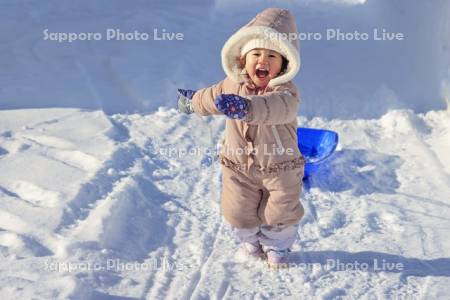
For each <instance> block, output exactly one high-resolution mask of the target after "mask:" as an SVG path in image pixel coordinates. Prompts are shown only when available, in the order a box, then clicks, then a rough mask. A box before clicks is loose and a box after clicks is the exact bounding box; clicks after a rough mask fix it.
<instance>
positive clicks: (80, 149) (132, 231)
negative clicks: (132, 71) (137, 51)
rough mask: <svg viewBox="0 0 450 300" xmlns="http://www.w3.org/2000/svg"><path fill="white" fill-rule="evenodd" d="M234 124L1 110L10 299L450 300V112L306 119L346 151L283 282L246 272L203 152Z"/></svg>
mask: <svg viewBox="0 0 450 300" xmlns="http://www.w3.org/2000/svg"><path fill="white" fill-rule="evenodd" d="M223 121H224V120H223V118H214V119H213V118H209V119H208V118H206V119H203V120H202V119H201V118H200V117H196V116H192V117H187V116H183V115H180V114H178V113H177V112H176V111H175V110H173V109H165V108H161V109H159V110H158V111H157V112H155V113H152V114H148V115H123V114H120V115H113V116H107V115H105V114H103V113H102V112H100V111H83V110H77V109H46V110H12V111H0V128H1V132H0V145H1V148H0V170H1V175H0V215H1V218H0V229H1V231H0V254H1V255H2V257H3V258H2V259H1V261H0V286H1V289H0V294H1V295H2V298H4V299H6V298H8V299H13V298H14V299H25V298H31V297H36V298H41V299H45V298H47V299H48V298H51V297H53V298H68V297H72V298H74V299H103V298H108V299H109V298H112V296H118V297H119V296H120V297H125V298H126V297H129V298H146V299H156V298H164V297H168V298H172V299H186V298H189V297H191V298H192V299H206V298H215V299H221V298H226V299H237V298H242V299H269V298H270V299H273V298H279V299H286V298H289V297H290V298H292V299H298V298H317V297H319V298H323V299H333V298H336V297H338V298H339V297H343V298H348V299H355V298H359V297H366V298H370V299H374V298H395V297H402V296H405V297H411V298H414V299H416V298H417V299H425V298H426V299H428V298H442V299H444V298H446V293H445V290H446V287H447V286H448V285H449V284H450V256H449V253H450V242H449V241H448V238H447V234H448V231H449V230H450V219H449V218H448V215H449V214H450V188H449V186H450V185H449V183H450V180H449V176H450V168H449V166H450V161H449V158H448V153H449V151H450V145H449V143H448V141H449V140H450V128H449V124H450V113H449V112H448V111H431V112H429V113H427V114H414V113H412V112H410V111H406V110H397V111H390V112H389V113H387V114H386V115H384V116H383V117H381V118H380V119H373V120H339V119H334V120H331V121H327V120H325V119H322V118H314V119H305V118H299V121H300V123H301V124H302V125H303V126H308V127H321V128H332V129H333V130H336V131H337V132H338V133H339V134H340V138H341V140H340V146H339V149H338V151H337V152H336V154H335V156H334V158H333V159H332V160H331V161H329V163H328V164H327V165H326V166H324V168H322V169H321V170H320V171H319V173H318V174H316V176H315V177H313V178H311V181H310V186H309V189H307V190H305V192H304V194H303V196H302V201H303V204H304V205H305V208H306V215H305V217H304V219H303V220H302V222H301V226H300V228H299V234H300V241H299V242H298V243H297V244H296V245H295V248H294V252H293V262H294V263H295V266H293V267H292V268H291V269H289V270H283V271H278V272H277V271H270V270H267V268H266V267H265V266H263V265H261V264H258V263H251V262H248V263H239V262H236V260H235V258H234V254H233V253H234V251H235V248H236V243H235V242H234V241H233V240H232V238H231V235H230V232H229V228H228V227H227V226H225V224H224V223H223V222H222V219H221V216H220V211H219V188H220V172H219V171H220V170H219V166H218V165H217V164H216V163H214V164H211V161H210V159H209V157H208V155H207V152H206V151H205V154H202V153H200V154H199V152H194V150H196V149H197V150H198V149H203V150H204V149H208V147H210V148H209V149H211V146H212V145H215V143H217V141H218V140H219V138H220V137H221V134H222V132H223V127H224V126H223V125H224V122H223ZM195 147H197V148H195ZM171 151H172V152H171ZM175 151H178V152H175ZM183 151H185V152H187V153H188V154H187V155H185V154H184V153H183ZM333 263H334V264H335V265H333Z"/></svg>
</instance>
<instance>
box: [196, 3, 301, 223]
mask: <svg viewBox="0 0 450 300" xmlns="http://www.w3.org/2000/svg"><path fill="white" fill-rule="evenodd" d="M269 29H270V30H272V31H276V32H278V33H289V32H295V33H296V32H297V29H296V26H295V21H294V18H293V16H292V15H291V14H290V12H289V11H287V10H281V9H267V10H264V11H263V12H262V13H260V14H258V15H257V16H256V17H255V18H254V19H253V20H252V21H250V23H248V24H247V25H246V26H244V27H243V28H241V29H240V30H239V31H238V32H236V33H235V34H234V35H233V36H232V37H231V38H230V39H229V40H228V41H227V43H226V44H225V46H224V48H223V50H222V64H223V67H224V70H225V72H226V73H227V75H228V76H227V78H225V79H224V80H223V81H220V82H219V83H217V84H215V85H213V86H211V87H208V88H205V89H202V90H199V91H197V92H196V93H195V94H194V97H193V99H192V100H193V106H194V111H195V112H196V113H197V114H199V115H201V116H206V115H211V114H221V112H219V111H218V110H217V108H216V106H215V104H214V99H215V98H216V97H217V96H218V95H220V94H236V95H240V96H242V97H245V98H246V99H248V100H249V101H250V109H249V114H248V115H247V117H246V119H245V120H242V121H241V120H235V119H227V120H226V129H225V137H224V139H223V141H222V147H221V150H220V154H219V157H220V161H221V163H222V165H223V166H222V184H223V188H222V195H221V207H222V211H223V214H224V217H225V219H226V220H227V221H228V222H229V223H230V224H231V225H232V226H234V227H236V228H254V227H257V226H259V225H261V224H267V225H270V226H279V225H291V224H295V223H297V222H298V221H299V220H300V219H301V217H302V216H303V214H304V210H303V207H302V205H301V203H300V201H299V198H300V193H301V189H302V177H303V171H304V159H303V157H302V155H301V154H300V151H299V150H298V146H297V134H296V129H297V119H296V116H297V111H298V108H299V102H300V95H299V92H298V90H297V88H296V87H295V85H294V84H293V83H292V82H291V81H290V79H292V78H293V77H294V76H295V74H296V73H297V71H298V69H299V66H300V58H299V55H298V44H297V40H295V41H288V40H282V39H281V40H280V39H276V40H272V42H274V41H275V42H277V43H280V44H279V45H280V47H281V46H282V47H284V48H283V49H284V50H285V51H284V53H283V54H284V56H285V57H286V58H287V59H288V61H289V63H288V67H287V70H286V72H285V73H284V74H282V75H280V76H278V77H276V78H274V79H272V80H271V81H270V82H269V85H268V86H267V87H266V88H265V89H264V90H259V89H258V88H257V87H256V86H255V85H254V84H253V83H252V82H251V81H250V80H249V78H248V76H246V75H245V74H243V71H242V66H240V65H239V63H238V59H239V54H238V53H239V47H241V46H242V44H243V42H245V40H247V39H251V38H253V37H254V36H259V37H261V35H262V34H263V35H264V36H267V34H266V33H267V30H269ZM271 36H272V37H273V36H274V35H271ZM269 38H270V37H269Z"/></svg>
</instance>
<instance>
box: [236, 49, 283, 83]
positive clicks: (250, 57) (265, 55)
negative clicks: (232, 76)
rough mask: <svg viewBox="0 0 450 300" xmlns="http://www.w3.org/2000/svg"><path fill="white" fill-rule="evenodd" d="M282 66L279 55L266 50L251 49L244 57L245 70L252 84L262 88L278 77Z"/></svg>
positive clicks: (281, 58) (281, 59)
mask: <svg viewBox="0 0 450 300" xmlns="http://www.w3.org/2000/svg"><path fill="white" fill-rule="evenodd" d="M282 64H283V57H282V56H281V54H280V53H278V52H276V51H273V50H268V49H253V50H251V51H249V52H247V54H246V55H245V70H246V71H247V74H248V75H249V76H250V79H251V80H252V81H253V83H254V84H255V85H256V86H257V87H259V88H264V87H266V86H267V84H269V81H270V80H271V79H272V78H275V77H277V76H278V74H279V73H280V71H281V66H282Z"/></svg>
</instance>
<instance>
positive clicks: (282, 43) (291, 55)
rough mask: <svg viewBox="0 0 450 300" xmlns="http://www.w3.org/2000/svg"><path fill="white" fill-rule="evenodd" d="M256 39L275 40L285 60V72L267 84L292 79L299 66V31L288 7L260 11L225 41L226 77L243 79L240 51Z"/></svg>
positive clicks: (240, 81) (278, 83)
mask: <svg viewBox="0 0 450 300" xmlns="http://www.w3.org/2000/svg"><path fill="white" fill-rule="evenodd" d="M292 37H295V38H292ZM255 38H258V39H261V38H262V39H268V40H269V41H270V42H272V43H276V44H277V45H278V47H279V48H280V49H282V53H280V54H282V55H283V56H285V58H286V59H287V60H288V65H287V68H286V71H285V72H284V73H283V74H281V75H280V76H278V77H276V78H274V79H272V80H270V82H269V86H270V87H274V86H276V85H280V84H283V83H286V82H288V81H290V80H292V79H293V78H294V77H295V75H297V73H298V71H299V69H300V53H299V42H298V31H297V25H296V24H295V19H294V16H293V15H292V14H291V12H290V11H289V10H287V9H281V8H267V9H265V10H263V11H262V12H260V13H259V14H257V15H256V17H254V18H253V19H252V20H251V21H250V22H249V23H248V24H246V25H245V26H244V27H242V28H241V29H239V30H238V31H237V32H236V33H234V34H233V35H232V36H231V37H230V38H229V39H228V40H227V41H226V43H225V45H224V46H223V48H222V54H221V56H222V67H223V69H224V71H225V73H226V74H227V76H228V77H229V78H230V79H231V80H233V81H235V82H237V83H242V82H244V81H245V74H244V72H243V71H244V70H243V67H242V66H241V65H240V62H239V59H240V53H241V49H242V47H243V46H244V45H245V44H246V43H247V42H248V41H250V40H252V39H255Z"/></svg>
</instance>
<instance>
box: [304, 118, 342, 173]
mask: <svg viewBox="0 0 450 300" xmlns="http://www.w3.org/2000/svg"><path fill="white" fill-rule="evenodd" d="M297 137H298V148H299V149H300V152H301V153H302V154H303V156H304V157H305V160H306V165H305V176H304V177H303V178H304V179H306V178H308V177H309V176H311V174H313V173H314V172H315V171H316V170H317V168H318V167H319V166H320V164H322V163H323V162H324V161H325V160H326V159H327V158H328V157H330V155H331V154H333V152H334V150H336V146H337V144H338V140H339V137H338V134H337V133H336V132H334V131H331V130H326V129H314V128H305V127H299V128H297Z"/></svg>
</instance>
